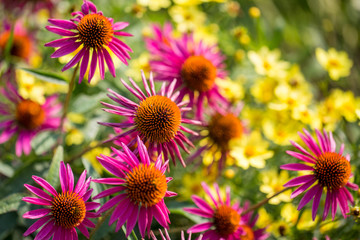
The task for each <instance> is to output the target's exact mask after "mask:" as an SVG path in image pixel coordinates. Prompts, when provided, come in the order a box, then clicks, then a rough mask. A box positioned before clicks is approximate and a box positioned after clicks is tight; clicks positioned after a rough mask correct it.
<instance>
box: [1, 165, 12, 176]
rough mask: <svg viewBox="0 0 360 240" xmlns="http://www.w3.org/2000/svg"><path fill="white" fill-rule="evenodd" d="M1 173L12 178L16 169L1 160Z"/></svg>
mask: <svg viewBox="0 0 360 240" xmlns="http://www.w3.org/2000/svg"><path fill="white" fill-rule="evenodd" d="M0 173H1V174H3V175H4V176H6V177H8V178H11V177H12V176H13V175H14V169H13V168H12V167H11V166H9V165H7V164H5V163H3V162H0Z"/></svg>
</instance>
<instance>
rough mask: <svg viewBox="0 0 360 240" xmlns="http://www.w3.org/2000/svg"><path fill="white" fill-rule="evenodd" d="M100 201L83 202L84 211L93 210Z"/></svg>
mask: <svg viewBox="0 0 360 240" xmlns="http://www.w3.org/2000/svg"><path fill="white" fill-rule="evenodd" d="M100 205H101V204H100V203H97V202H87V203H85V207H86V211H91V210H94V209H96V208H98V207H100Z"/></svg>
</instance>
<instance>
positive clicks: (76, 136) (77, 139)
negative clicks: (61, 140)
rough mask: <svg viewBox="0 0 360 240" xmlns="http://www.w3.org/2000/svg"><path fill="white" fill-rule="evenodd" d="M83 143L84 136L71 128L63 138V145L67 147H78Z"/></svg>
mask: <svg viewBox="0 0 360 240" xmlns="http://www.w3.org/2000/svg"><path fill="white" fill-rule="evenodd" d="M82 142H84V134H83V133H82V132H81V131H80V130H79V129H77V128H71V129H68V130H67V134H66V137H65V143H66V145H68V146H71V145H79V144H81V143H82Z"/></svg>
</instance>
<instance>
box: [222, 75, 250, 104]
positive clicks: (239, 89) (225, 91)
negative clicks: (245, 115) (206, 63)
mask: <svg viewBox="0 0 360 240" xmlns="http://www.w3.org/2000/svg"><path fill="white" fill-rule="evenodd" d="M215 82H216V84H217V85H218V86H219V87H220V92H221V94H222V95H223V96H225V97H226V98H227V99H229V100H230V102H233V103H238V102H239V101H240V100H241V99H243V98H244V95H245V93H244V88H243V86H242V84H240V83H239V82H235V81H232V80H231V79H230V78H225V79H216V80H215Z"/></svg>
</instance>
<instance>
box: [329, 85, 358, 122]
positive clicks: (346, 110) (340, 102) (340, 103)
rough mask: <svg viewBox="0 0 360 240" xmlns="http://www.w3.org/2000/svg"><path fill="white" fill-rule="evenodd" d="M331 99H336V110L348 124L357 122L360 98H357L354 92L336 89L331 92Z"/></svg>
mask: <svg viewBox="0 0 360 240" xmlns="http://www.w3.org/2000/svg"><path fill="white" fill-rule="evenodd" d="M330 98H332V99H334V104H335V106H334V107H335V109H336V110H337V111H338V112H339V113H340V114H341V115H342V116H343V117H344V118H345V119H346V121H348V122H355V121H356V118H357V117H356V109H357V108H360V98H359V97H357V98H355V96H354V93H353V92H352V91H346V92H344V91H342V90H340V89H335V90H333V91H332V92H331V94H330Z"/></svg>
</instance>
